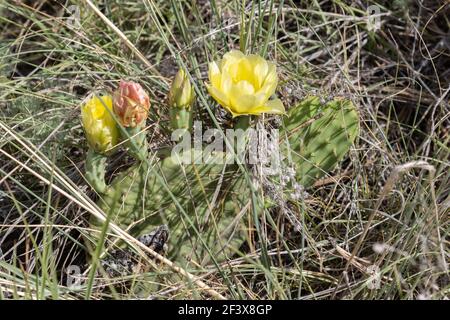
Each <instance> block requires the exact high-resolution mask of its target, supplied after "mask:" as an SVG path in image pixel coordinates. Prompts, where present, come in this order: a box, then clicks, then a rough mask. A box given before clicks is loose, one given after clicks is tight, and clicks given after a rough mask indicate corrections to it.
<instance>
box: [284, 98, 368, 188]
mask: <svg viewBox="0 0 450 320" xmlns="http://www.w3.org/2000/svg"><path fill="white" fill-rule="evenodd" d="M358 134H359V116H358V112H357V110H356V108H355V106H354V105H353V103H352V102H351V101H349V100H345V99H334V100H332V101H331V102H329V103H327V104H325V105H322V104H321V103H320V100H319V98H317V97H309V98H307V99H305V100H304V101H302V102H301V103H300V104H299V105H298V106H296V107H295V108H292V109H291V110H289V113H288V117H287V118H286V119H285V121H284V131H283V133H282V135H285V136H287V138H288V139H287V141H289V144H287V143H286V142H287V141H285V142H284V143H283V149H284V151H285V152H288V153H289V154H290V156H291V159H292V160H293V162H294V163H295V167H296V178H297V181H299V182H300V183H301V184H302V185H303V186H304V187H310V186H311V185H312V184H313V183H314V182H315V181H316V180H317V179H319V178H321V177H323V176H324V175H325V174H326V173H328V172H330V171H331V170H333V169H334V168H335V166H336V165H337V164H338V162H339V161H341V160H342V159H343V158H344V156H345V154H346V153H347V152H348V151H349V150H350V147H351V146H352V144H353V143H354V141H355V139H356V137H357V136H358Z"/></svg>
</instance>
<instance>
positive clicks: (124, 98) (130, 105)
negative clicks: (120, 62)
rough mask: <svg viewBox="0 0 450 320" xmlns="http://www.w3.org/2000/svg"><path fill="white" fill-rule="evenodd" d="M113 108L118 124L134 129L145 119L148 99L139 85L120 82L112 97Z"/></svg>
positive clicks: (148, 104)
mask: <svg viewBox="0 0 450 320" xmlns="http://www.w3.org/2000/svg"><path fill="white" fill-rule="evenodd" d="M113 107H114V113H115V114H116V115H117V117H118V118H119V121H120V123H121V124H122V125H123V126H124V127H132V128H134V127H136V126H138V125H140V124H141V123H142V122H143V121H144V120H145V119H146V118H147V115H148V110H149V109H150V99H149V97H148V95H147V93H146V92H145V90H144V89H143V88H142V87H141V85H140V84H139V83H136V82H131V81H130V82H127V81H123V80H121V81H120V84H119V88H118V89H117V90H116V91H115V92H114V95H113Z"/></svg>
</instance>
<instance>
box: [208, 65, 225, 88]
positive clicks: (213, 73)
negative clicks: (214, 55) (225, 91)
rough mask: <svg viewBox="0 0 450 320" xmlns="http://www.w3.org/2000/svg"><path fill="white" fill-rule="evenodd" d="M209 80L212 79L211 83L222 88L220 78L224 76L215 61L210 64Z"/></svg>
mask: <svg viewBox="0 0 450 320" xmlns="http://www.w3.org/2000/svg"><path fill="white" fill-rule="evenodd" d="M208 76H209V81H211V85H212V86H213V87H216V88H220V82H221V81H220V80H221V78H222V74H221V73H220V69H219V66H218V65H217V63H216V62H215V61H213V62H211V63H210V64H209V70H208Z"/></svg>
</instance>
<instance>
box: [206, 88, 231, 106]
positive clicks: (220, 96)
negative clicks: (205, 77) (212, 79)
mask: <svg viewBox="0 0 450 320" xmlns="http://www.w3.org/2000/svg"><path fill="white" fill-rule="evenodd" d="M206 88H207V89H208V92H209V94H210V95H211V96H212V97H213V98H214V99H215V100H216V101H217V102H218V103H220V104H221V105H222V106H228V105H229V98H228V97H227V95H225V94H224V93H223V92H221V91H220V90H219V89H217V88H215V87H213V86H211V85H209V84H206Z"/></svg>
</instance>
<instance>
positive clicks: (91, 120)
mask: <svg viewBox="0 0 450 320" xmlns="http://www.w3.org/2000/svg"><path fill="white" fill-rule="evenodd" d="M100 99H101V100H100ZM108 110H109V111H108ZM111 112H112V98H111V96H101V97H97V96H94V97H92V98H90V99H88V100H87V101H86V102H85V103H84V104H83V105H82V106H81V122H82V123H83V128H84V132H85V133H86V138H87V140H88V143H89V146H90V147H91V148H92V149H94V150H95V151H97V152H99V153H105V152H106V151H107V150H109V149H111V148H113V147H114V146H115V145H116V144H117V142H118V140H119V130H118V128H117V125H116V122H115V120H114V118H113V117H112V115H111Z"/></svg>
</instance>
